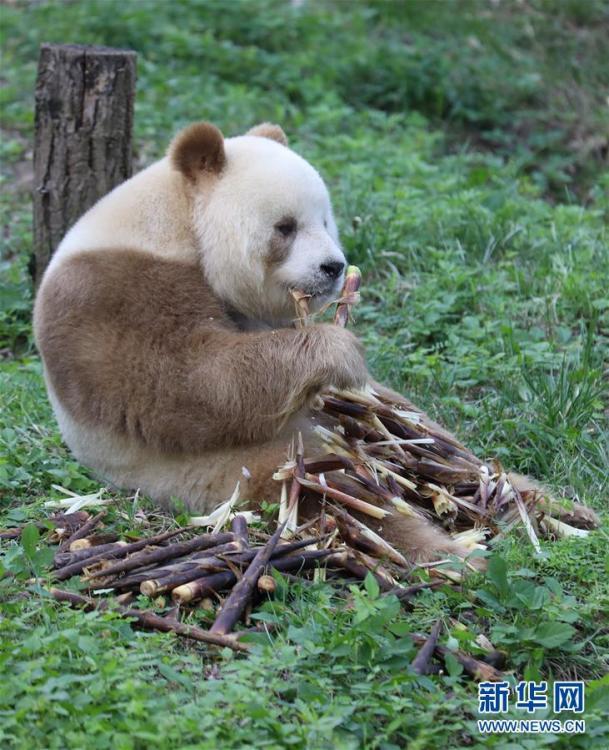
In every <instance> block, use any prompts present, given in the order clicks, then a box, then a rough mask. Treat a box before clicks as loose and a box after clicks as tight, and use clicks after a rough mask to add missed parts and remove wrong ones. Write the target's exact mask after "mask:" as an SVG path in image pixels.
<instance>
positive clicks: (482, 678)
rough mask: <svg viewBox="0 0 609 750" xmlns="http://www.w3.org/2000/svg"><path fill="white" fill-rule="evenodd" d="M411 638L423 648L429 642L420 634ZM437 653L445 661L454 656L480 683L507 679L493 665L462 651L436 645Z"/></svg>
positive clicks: (411, 635) (413, 634) (414, 634)
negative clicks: (448, 656) (449, 655)
mask: <svg viewBox="0 0 609 750" xmlns="http://www.w3.org/2000/svg"><path fill="white" fill-rule="evenodd" d="M410 637H411V638H412V640H413V641H414V642H415V643H416V644H418V645H421V646H422V645H423V644H424V643H425V641H426V640H427V638H426V637H425V636H424V635H421V634H419V633H411V634H410ZM435 652H436V654H437V655H438V656H439V657H440V658H441V659H442V660H443V661H445V660H446V657H447V655H448V654H451V655H452V656H454V658H455V659H456V660H457V661H458V662H459V664H461V666H462V667H463V669H464V670H465V672H467V674H469V675H470V676H471V677H473V678H474V679H475V680H478V681H479V682H486V681H488V682H501V681H502V680H504V679H505V675H504V674H503V672H500V671H499V670H498V669H495V667H493V666H492V665H491V664H487V663H486V662H483V661H480V660H479V659H474V657H473V656H470V655H469V654H466V653H465V652H464V651H461V650H460V649H457V650H455V651H453V650H452V649H449V648H447V647H446V646H440V645H436V647H435Z"/></svg>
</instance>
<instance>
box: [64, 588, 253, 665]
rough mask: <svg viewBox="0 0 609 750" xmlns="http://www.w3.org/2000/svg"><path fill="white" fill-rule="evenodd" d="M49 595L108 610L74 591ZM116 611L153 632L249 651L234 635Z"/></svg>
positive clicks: (145, 613) (126, 609)
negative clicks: (214, 632)
mask: <svg viewBox="0 0 609 750" xmlns="http://www.w3.org/2000/svg"><path fill="white" fill-rule="evenodd" d="M49 593H50V594H51V596H52V597H53V598H54V599H56V600H57V601H58V602H66V603H68V604H70V605H71V606H72V607H83V608H84V609H87V610H89V611H92V610H95V609H107V608H108V607H107V601H102V602H99V603H98V602H96V601H95V600H94V599H90V598H89V597H85V596H81V595H80V594H76V593H74V592H72V591H63V590H61V589H56V588H52V589H50V590H49ZM115 609H116V611H118V612H119V613H120V614H121V615H122V616H123V617H126V618H133V619H134V620H136V621H137V623H138V624H139V625H141V626H143V627H146V628H151V629H152V630H161V631H162V632H164V633H176V634H177V635H179V636H182V637H183V638H191V639H192V640H195V641H200V642H201V643H209V644H210V645H213V646H222V647H228V648H230V649H232V650H233V651H243V652H247V651H249V646H248V644H246V643H240V642H239V641H238V640H237V638H235V636H232V635H218V634H213V633H209V632H207V631H206V630H202V629H201V628H198V627H196V626H195V625H186V624H184V623H182V622H178V621H177V620H175V619H173V618H171V619H166V618H164V617H161V616H160V615H157V614H155V613H154V612H150V611H148V610H139V609H133V608H132V607H127V606H124V605H121V604H119V605H117V606H116V608H115Z"/></svg>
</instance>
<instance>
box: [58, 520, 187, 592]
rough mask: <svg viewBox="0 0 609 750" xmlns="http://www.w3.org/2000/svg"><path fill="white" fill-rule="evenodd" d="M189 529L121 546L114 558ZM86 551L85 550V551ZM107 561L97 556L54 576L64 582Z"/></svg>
mask: <svg viewBox="0 0 609 750" xmlns="http://www.w3.org/2000/svg"><path fill="white" fill-rule="evenodd" d="M187 530H188V527H184V528H181V529H173V531H166V532H165V533H163V534H157V535H156V536H151V537H148V538H147V539H141V540H140V541H138V542H132V543H131V544H125V545H121V546H119V547H118V548H117V549H116V550H115V551H114V552H113V553H112V557H116V558H119V557H126V556H127V555H128V554H130V553H131V552H138V551H139V550H141V549H144V548H145V547H148V546H149V545H151V544H158V543H159V542H164V541H166V540H167V539H171V538H172V537H174V536H177V535H178V534H182V533H183V532H184V531H187ZM83 551H84V550H83ZM105 559H106V555H105V554H95V555H92V556H91V557H88V558H87V559H86V560H79V561H76V562H74V563H71V564H69V565H66V566H65V567H63V568H59V569H58V570H56V571H55V572H54V573H53V575H54V577H55V578H56V579H57V580H58V581H64V580H65V579H66V578H70V577H71V576H73V575H76V573H80V571H81V570H82V569H83V568H85V567H88V566H89V565H95V564H97V563H99V562H102V561H103V560H105Z"/></svg>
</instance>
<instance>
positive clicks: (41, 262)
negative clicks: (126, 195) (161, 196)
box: [32, 44, 137, 286]
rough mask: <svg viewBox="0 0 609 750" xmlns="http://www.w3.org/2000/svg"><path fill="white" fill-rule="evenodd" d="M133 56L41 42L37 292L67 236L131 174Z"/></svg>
mask: <svg viewBox="0 0 609 750" xmlns="http://www.w3.org/2000/svg"><path fill="white" fill-rule="evenodd" d="M136 57H137V55H136V53H135V52H132V51H130V50H117V49H109V48H106V47H86V46H82V45H71V44H69V45H58V44H43V45H42V46H41V48H40V58H39V62H38V78H37V81H36V134H35V143H34V195H33V203H34V257H33V259H32V260H33V267H32V273H33V277H34V282H35V285H36V286H38V284H39V283H40V279H41V278H42V274H43V273H44V270H45V268H46V267H47V265H48V262H49V260H50V258H51V255H52V254H53V252H54V251H55V249H56V248H57V245H58V244H59V243H60V242H61V240H62V238H63V237H64V235H65V233H66V232H67V230H68V229H69V228H70V227H71V226H72V225H73V224H74V222H75V221H76V220H77V219H78V218H79V217H80V216H81V215H82V214H83V213H84V212H85V211H86V210H87V209H89V208H90V207H91V206H92V205H93V204H94V203H95V202H96V201H97V200H98V199H99V198H101V197H102V196H103V195H105V194H106V193H108V192H109V191H110V190H111V189H112V188H113V187H115V186H116V185H118V184H119V183H121V182H123V181H124V180H126V179H127V178H128V177H130V176H131V169H132V163H131V137H132V129H133V102H134V98H135V63H136Z"/></svg>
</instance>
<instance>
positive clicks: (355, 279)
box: [334, 266, 362, 328]
mask: <svg viewBox="0 0 609 750" xmlns="http://www.w3.org/2000/svg"><path fill="white" fill-rule="evenodd" d="M361 283H362V274H361V272H360V270H359V268H358V267H357V266H349V267H348V268H347V272H346V274H345V284H344V286H343V291H342V294H341V300H339V303H338V304H337V305H336V313H335V315H334V323H335V324H336V325H337V326H341V328H345V326H346V325H347V323H348V321H349V318H350V308H351V305H353V304H355V303H356V302H357V301H358V298H359V297H358V291H359V288H360V286H361Z"/></svg>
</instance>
